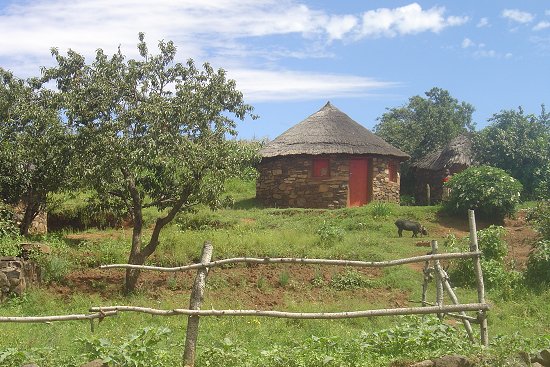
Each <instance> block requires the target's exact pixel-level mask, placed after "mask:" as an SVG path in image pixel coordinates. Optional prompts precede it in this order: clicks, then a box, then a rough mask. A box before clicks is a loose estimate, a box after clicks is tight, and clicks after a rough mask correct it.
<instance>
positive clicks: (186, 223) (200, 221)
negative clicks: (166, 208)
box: [174, 210, 236, 231]
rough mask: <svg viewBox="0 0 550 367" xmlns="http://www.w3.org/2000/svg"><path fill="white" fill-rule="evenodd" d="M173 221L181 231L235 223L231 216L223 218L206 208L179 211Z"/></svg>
mask: <svg viewBox="0 0 550 367" xmlns="http://www.w3.org/2000/svg"><path fill="white" fill-rule="evenodd" d="M174 222H175V224H176V225H177V226H178V228H179V229H181V230H182V231H188V230H192V231H204V230H209V229H223V228H232V227H234V226H235V224H236V223H235V220H234V219H232V218H224V217H223V216H221V215H219V214H218V213H216V212H212V211H207V210H201V211H191V212H187V213H181V214H179V215H178V216H177V217H176V218H175V220H174Z"/></svg>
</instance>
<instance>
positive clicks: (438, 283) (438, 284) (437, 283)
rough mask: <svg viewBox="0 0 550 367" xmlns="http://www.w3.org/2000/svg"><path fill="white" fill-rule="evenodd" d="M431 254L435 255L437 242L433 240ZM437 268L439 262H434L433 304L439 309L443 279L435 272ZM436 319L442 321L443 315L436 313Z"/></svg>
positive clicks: (441, 300)
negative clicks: (434, 299)
mask: <svg viewBox="0 0 550 367" xmlns="http://www.w3.org/2000/svg"><path fill="white" fill-rule="evenodd" d="M432 254H433V255H435V254H437V241H435V240H433V241H432ZM439 268H440V265H439V260H434V269H435V271H434V273H435V274H434V275H435V291H436V293H435V298H436V301H435V304H436V305H437V306H439V307H441V306H443V279H441V274H440V273H439V271H437V270H438V269H439ZM437 317H439V319H443V314H442V313H438V314H437Z"/></svg>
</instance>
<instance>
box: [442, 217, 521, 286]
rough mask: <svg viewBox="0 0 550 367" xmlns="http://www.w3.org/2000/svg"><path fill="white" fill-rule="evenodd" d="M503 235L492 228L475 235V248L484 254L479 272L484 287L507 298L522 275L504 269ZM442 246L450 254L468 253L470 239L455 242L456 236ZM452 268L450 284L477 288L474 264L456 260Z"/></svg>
mask: <svg viewBox="0 0 550 367" xmlns="http://www.w3.org/2000/svg"><path fill="white" fill-rule="evenodd" d="M504 234H505V230H504V228H503V227H500V226H494V225H492V226H490V227H489V228H486V229H482V230H479V231H477V238H478V246H479V249H480V250H481V252H482V254H483V255H482V258H481V268H482V271H483V280H484V283H485V286H486V287H487V289H490V290H495V291H498V292H500V295H501V296H503V297H507V296H509V295H510V293H511V291H512V290H513V289H514V288H515V287H517V286H518V285H519V283H520V281H521V274H520V273H519V272H517V271H513V270H508V269H506V264H505V256H506V254H507V252H508V249H507V244H506V241H504V240H503V237H504ZM444 246H445V247H447V248H448V249H450V250H451V251H453V252H466V251H469V237H465V238H463V239H462V240H458V239H457V238H456V237H455V236H449V237H448V238H447V240H446V241H445V244H444ZM452 264H453V266H452V267H451V269H450V271H449V276H450V279H451V280H452V282H453V284H457V285H469V286H473V285H475V284H476V277H475V272H474V265H473V261H471V260H470V261H469V260H459V261H455V262H453V263H452Z"/></svg>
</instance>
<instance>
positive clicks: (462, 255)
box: [100, 251, 481, 272]
mask: <svg viewBox="0 0 550 367" xmlns="http://www.w3.org/2000/svg"><path fill="white" fill-rule="evenodd" d="M479 256H481V252H480V251H473V252H455V253H448V254H435V255H421V256H413V257H409V258H404V259H397V260H388V261H358V260H333V259H306V258H286V257H279V258H255V257H236V258H232V259H223V260H216V261H211V262H207V263H198V264H193V265H185V266H176V267H163V266H150V265H133V264H110V265H101V266H100V269H114V268H123V269H140V270H155V271H161V272H178V271H186V270H195V269H204V268H214V267H220V266H224V265H228V264H238V263H247V264H307V265H339V266H352V267H364V268H368V267H370V268H383V267H388V266H396V265H404V264H412V263H419V262H425V261H434V260H448V259H467V258H476V257H479Z"/></svg>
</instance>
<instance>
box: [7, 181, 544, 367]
mask: <svg viewBox="0 0 550 367" xmlns="http://www.w3.org/2000/svg"><path fill="white" fill-rule="evenodd" d="M228 194H229V195H231V197H232V198H233V205H232V206H231V207H230V208H225V209H220V210H217V211H215V212H212V211H210V210H209V209H207V208H198V209H197V210H196V211H195V212H193V213H185V214H181V215H180V216H179V217H178V218H177V219H176V220H175V221H174V223H172V224H171V225H170V226H169V227H167V228H166V230H165V231H164V232H163V234H162V237H161V245H160V247H159V249H158V251H157V253H156V254H155V255H154V256H153V258H152V259H151V261H150V264H157V265H165V266H174V265H183V264H188V263H192V262H195V261H197V258H198V257H199V256H200V251H201V248H202V245H203V243H204V242H205V241H211V242H212V244H213V246H214V255H213V258H214V259H222V258H228V257H237V256H250V257H252V256H253V257H307V258H332V259H353V260H367V261H378V260H387V259H397V258H401V257H408V256H413V255H420V254H425V253H426V252H427V248H425V247H419V246H417V242H419V241H421V240H423V239H416V238H411V237H410V236H411V233H410V232H405V233H404V237H402V238H399V237H398V236H397V230H396V227H395V225H394V224H393V223H394V221H395V220H396V219H397V218H407V219H414V220H418V221H420V222H421V223H422V224H424V225H425V226H426V227H427V229H428V232H429V236H428V237H427V239H429V240H432V239H435V240H438V241H439V242H440V244H441V247H442V249H443V250H445V248H444V247H443V243H444V242H445V240H446V238H447V236H448V235H449V234H453V235H455V236H457V237H462V236H464V235H466V234H467V226H466V224H467V223H466V222H467V221H466V219H464V220H463V221H462V220H458V221H457V220H454V219H451V218H445V217H441V216H439V215H438V207H406V206H403V207H400V206H397V205H392V204H387V203H372V204H370V205H367V206H364V207H361V208H347V209H338V210H310V209H276V208H275V209H274V208H262V207H258V206H257V205H256V204H255V202H254V199H253V198H254V182H251V181H249V182H243V181H238V180H235V181H231V182H230V183H229V185H228ZM70 205H71V208H74V207H75V205H76V204H75V203H74V200H72V201H71V202H70ZM61 208H62V206H61ZM59 210H62V209H58V211H59ZM154 215H155V213H154V212H153V211H152V212H150V213H148V218H151V219H150V220H151V221H152V218H154ZM487 224H488V223H480V227H483V226H486V225H487ZM514 231H515V232H514ZM512 232H513V233H516V234H517V233H519V232H517V228H511V229H510V233H512ZM130 235H131V229H129V228H126V227H122V228H117V229H107V230H98V229H88V230H85V231H65V232H60V233H56V234H50V235H49V236H47V237H45V238H41V239H38V240H41V241H44V242H47V243H49V244H50V246H51V247H52V250H53V251H52V252H53V253H52V255H50V257H49V258H48V259H47V260H44V264H45V265H46V274H45V276H46V284H43V285H42V286H41V287H39V288H38V287H33V288H32V289H30V290H29V292H27V294H26V295H25V296H24V297H21V298H13V299H10V300H8V301H7V302H6V303H4V304H2V305H0V315H3V316H4V315H5V316H8V315H53V314H69V313H86V312H87V310H88V308H89V307H91V306H102V305H103V306H108V305H115V304H119V305H121V304H131V305H136V306H146V307H154V308H164V309H170V308H187V305H188V303H189V294H190V288H191V284H192V282H193V277H194V273H183V274H176V275H174V274H166V273H151V272H147V273H143V275H142V283H141V285H140V289H139V292H138V293H137V294H136V295H134V296H132V297H130V298H124V297H122V295H121V288H122V279H123V272H122V271H120V270H99V269H97V267H98V265H100V264H107V263H124V262H126V259H127V253H128V248H129V244H130ZM0 246H2V245H0ZM510 246H512V245H510ZM515 253H519V252H517V251H516V252H515ZM421 267H422V265H421V264H420V265H418V266H415V265H407V266H400V267H394V268H386V269H361V270H359V269H349V268H343V267H321V266H308V267H302V266H291V265H270V266H245V265H242V266H241V265H234V266H227V267H226V268H223V269H214V270H213V271H211V273H210V274H209V278H208V283H207V290H206V294H205V299H204V303H203V309H209V308H215V309H229V308H234V309H238V308H242V309H273V310H288V311H304V312H314V311H351V310H366V309H371V308H387V307H408V306H417V305H418V303H417V302H418V301H419V300H420V298H421V283H422V273H421ZM451 281H452V279H451ZM431 287H432V288H433V284H432V285H431ZM456 292H457V294H458V296H459V299H460V300H461V301H462V302H470V301H475V300H476V292H475V290H474V289H470V288H467V287H464V288H460V287H459V288H457V289H456ZM430 298H431V299H434V290H433V289H431V290H430ZM488 299H489V302H490V303H491V304H492V306H493V308H492V310H491V311H490V312H489V333H490V337H491V343H492V346H491V348H490V349H489V350H488V351H484V352H483V351H481V349H480V348H479V347H477V346H472V345H470V344H469V343H468V342H467V339H466V336H465V333H464V331H463V328H462V325H461V324H457V323H455V322H454V321H452V320H446V321H445V322H444V323H443V324H441V323H439V321H437V320H435V319H434V318H431V317H425V318H416V317H408V318H403V317H381V318H366V319H352V320H338V321H326V320H325V321H323V320H294V321H292V320H282V319H268V318H254V317H245V318H214V317H211V318H203V319H201V326H200V327H201V330H200V337H199V349H198V353H199V361H198V365H200V366H256V365H266V366H381V365H388V363H390V361H405V360H419V359H422V358H425V357H436V356H438V355H442V354H447V353H463V354H469V355H488V356H492V357H491V358H493V360H492V362H491V363H494V361H495V360H496V359H495V358H497V359H498V358H504V357H505V356H506V355H508V354H510V353H513V352H514V351H515V350H516V349H530V348H539V347H541V346H542V345H550V326H549V325H550V309H548V306H547V305H548V304H549V303H550V292H549V291H548V290H546V291H540V290H539V291H536V292H535V291H532V290H530V289H528V288H526V287H516V288H514V289H512V290H507V291H506V292H503V291H502V290H498V291H497V290H495V291H489V294H488ZM185 324H186V318H184V317H170V318H167V317H164V318H163V317H151V316H147V315H140V314H130V313H128V314H121V315H119V316H117V317H115V318H107V319H105V320H104V321H103V322H101V324H99V326H98V325H97V324H96V328H95V332H94V333H91V331H90V327H89V323H83V322H64V323H52V324H3V325H2V335H3V337H2V338H0V362H1V363H0V365H2V366H4V365H5V366H11V365H13V366H19V365H21V363H20V362H23V361H30V360H35V361H38V362H40V363H39V365H40V366H60V365H67V366H72V365H78V363H81V362H83V361H85V360H87V359H88V360H89V359H93V358H95V357H105V356H110V358H113V360H115V361H118V362H116V363H115V362H113V365H134V364H131V362H127V363H128V364H123V362H121V361H122V360H123V359H124V358H128V359H134V360H137V361H140V362H139V363H141V364H140V365H158V366H173V365H177V364H178V363H179V360H180V356H181V351H182V348H183V340H184V332H185ZM165 328H168V329H170V331H167V330H165ZM131 335H139V337H136V338H135V339H129V338H130V336H131ZM512 341H513V343H512ZM510 343H512V344H510ZM124 355H126V356H127V357H124ZM117 358H119V359H117ZM148 358H149V359H148ZM2 363H4V364H2ZM17 363H19V364H17Z"/></svg>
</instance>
